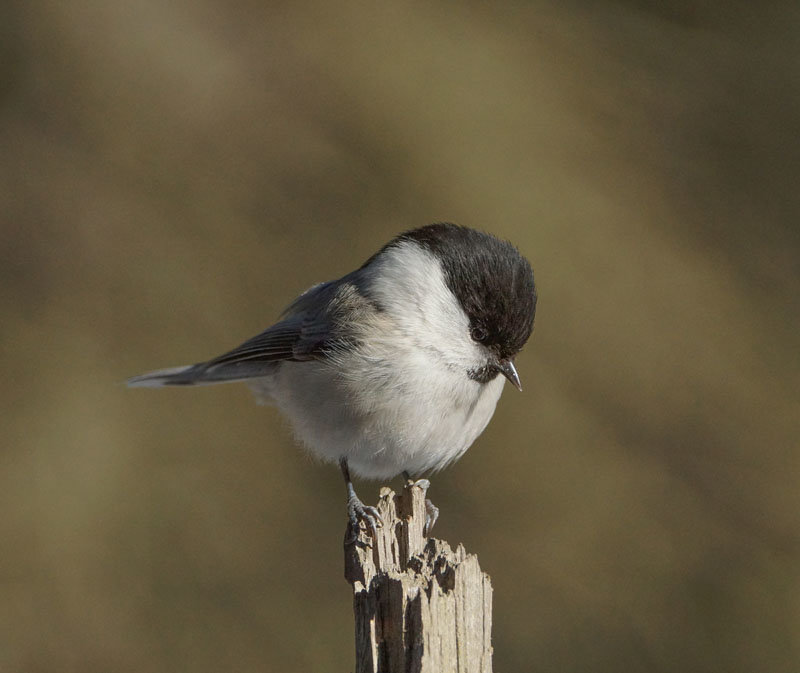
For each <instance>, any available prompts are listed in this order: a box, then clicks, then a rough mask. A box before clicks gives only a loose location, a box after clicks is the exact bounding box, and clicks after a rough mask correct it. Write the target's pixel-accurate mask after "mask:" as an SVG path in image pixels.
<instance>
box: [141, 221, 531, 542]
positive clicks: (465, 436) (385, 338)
mask: <svg viewBox="0 0 800 673" xmlns="http://www.w3.org/2000/svg"><path fill="white" fill-rule="evenodd" d="M536 302H537V292H536V285H535V282H534V275H533V270H532V268H531V265H530V263H529V262H528V260H527V259H526V258H525V257H524V256H523V255H522V253H521V252H520V251H519V250H518V249H517V248H516V247H515V246H514V245H512V244H511V243H510V242H508V241H506V240H502V239H500V238H498V237H496V236H494V235H492V234H489V233H486V232H483V231H479V230H476V229H472V228H468V227H465V226H462V225H457V224H453V223H449V222H439V223H435V224H429V225H425V226H422V227H419V228H416V229H411V230H409V231H406V232H404V233H401V234H399V235H397V236H395V237H394V238H392V239H391V240H390V241H389V242H388V243H386V244H385V245H384V246H383V247H381V248H380V249H379V250H378V251H377V252H376V253H375V254H373V255H372V256H371V257H370V258H369V259H367V261H366V262H364V263H363V264H362V265H361V266H360V267H358V268H357V269H355V270H354V271H351V272H350V273H347V274H346V275H344V276H342V277H341V278H339V279H338V280H332V281H328V282H325V283H319V284H317V285H314V286H312V287H311V288H310V289H308V290H306V291H305V292H304V293H302V294H301V295H300V296H298V297H297V298H296V299H295V300H294V301H293V302H292V303H291V304H290V305H289V306H288V308H286V309H285V310H284V312H283V313H282V314H281V315H280V317H279V319H278V322H276V323H275V324H274V325H272V326H271V327H268V328H267V329H266V330H264V331H263V332H261V333H260V334H257V335H256V336H254V337H252V338H250V339H248V340H247V341H245V342H244V343H242V344H241V345H239V346H237V347H236V348H234V349H233V350H231V351H228V352H226V353H224V354H222V355H219V356H217V357H214V358H212V359H210V360H207V361H205V362H199V363H197V364H192V365H186V366H180V367H170V368H167V369H159V370H157V371H152V372H149V373H146V374H142V375H139V376H134V377H132V378H130V379H128V381H127V384H128V385H129V386H132V387H161V386H194V385H205V384H216V383H227V382H235V381H243V382H246V383H247V384H249V386H250V388H251V389H252V391H253V392H254V393H255V395H256V396H257V397H258V398H259V399H260V400H261V401H265V402H267V403H271V404H274V405H275V406H277V407H278V409H279V410H280V411H281V412H282V413H283V414H284V415H285V416H286V417H287V418H288V420H289V422H290V425H291V426H292V428H293V431H294V434H295V436H296V439H297V440H298V441H299V443H301V444H302V445H304V446H305V447H306V449H307V450H308V451H309V452H310V453H311V454H312V455H314V456H316V457H317V458H320V459H322V460H323V461H325V462H330V463H338V465H339V467H340V469H341V472H342V475H343V477H344V481H345V488H346V491H347V513H348V520H349V530H350V531H351V535H350V540H351V541H352V540H353V539H354V538H355V535H356V533H357V531H358V530H360V523H361V522H363V523H364V524H365V526H366V527H367V528H368V529H370V530H371V532H372V534H373V535H374V534H375V533H376V528H377V527H379V526H381V525H382V521H381V517H380V514H379V512H378V510H377V509H376V508H374V507H371V506H367V505H365V504H364V503H363V502H362V501H361V499H360V498H359V497H358V496H357V494H356V491H355V488H354V486H353V481H352V478H351V474H354V475H356V476H358V477H362V478H365V479H381V480H383V479H391V478H394V477H396V476H398V475H400V474H402V475H403V476H404V477H405V478H406V479H407V480H408V482H409V483H416V484H417V485H419V486H420V487H422V488H424V489H425V491H426V523H425V534H426V535H427V534H428V533H429V532H430V529H431V528H432V527H433V524H434V523H435V522H436V519H437V517H438V508H436V507H435V506H434V505H433V503H431V501H430V500H429V499H427V487H428V486H429V485H430V482H429V481H428V480H427V479H424V478H419V479H418V480H417V481H416V482H415V481H414V479H413V477H412V475H414V476H416V477H420V476H421V475H424V474H428V473H433V472H436V471H438V470H441V469H442V468H444V467H446V466H447V465H449V464H450V463H452V462H453V461H455V460H457V459H458V458H460V457H461V456H462V455H463V454H464V452H465V451H466V450H467V449H468V448H469V447H470V446H471V445H472V443H473V442H474V441H475V440H476V438H477V437H478V436H479V435H480V434H481V433H482V432H483V430H484V429H485V428H486V426H487V424H488V423H489V421H490V419H491V417H492V415H493V414H494V411H495V407H496V405H497V402H498V400H499V398H500V395H501V393H502V390H503V386H504V383H505V382H506V381H508V382H510V383H511V384H512V385H513V386H514V387H515V388H517V389H519V390H520V391H521V390H522V386H521V383H520V378H519V375H518V373H517V369H516V366H515V364H514V358H515V357H516V356H517V354H518V353H519V352H520V351H521V349H522V347H523V346H524V345H525V344H526V342H527V341H528V339H529V337H530V335H531V333H532V330H533V325H534V317H535V313H536Z"/></svg>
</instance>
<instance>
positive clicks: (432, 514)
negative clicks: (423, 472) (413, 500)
mask: <svg viewBox="0 0 800 673" xmlns="http://www.w3.org/2000/svg"><path fill="white" fill-rule="evenodd" d="M403 478H404V479H405V480H406V485H407V486H419V487H420V488H421V489H422V490H423V491H424V492H425V495H426V497H425V527H424V528H423V529H422V534H423V535H425V537H427V536H428V535H430V532H431V529H432V528H433V525H434V524H435V523H436V519H438V518H439V508H438V507H437V506H436V505H434V504H433V503H432V502H431V500H430V498H428V497H427V494H428V489H429V488H430V485H431V482H430V481H428V480H427V479H417V480H416V481H415V480H414V479H412V478H411V475H410V474H409V473H408V470H403Z"/></svg>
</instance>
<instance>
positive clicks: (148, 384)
mask: <svg viewBox="0 0 800 673" xmlns="http://www.w3.org/2000/svg"><path fill="white" fill-rule="evenodd" d="M197 369H198V366H197V365H185V366H183V367H169V368H168V369H158V370H156V371H154V372H147V374H140V375H139V376H132V377H131V378H129V379H128V380H127V381H126V383H127V385H128V386H130V387H131V388H160V387H161V386H191V385H195V384H197V383H199V381H198V380H197V379H198V372H197Z"/></svg>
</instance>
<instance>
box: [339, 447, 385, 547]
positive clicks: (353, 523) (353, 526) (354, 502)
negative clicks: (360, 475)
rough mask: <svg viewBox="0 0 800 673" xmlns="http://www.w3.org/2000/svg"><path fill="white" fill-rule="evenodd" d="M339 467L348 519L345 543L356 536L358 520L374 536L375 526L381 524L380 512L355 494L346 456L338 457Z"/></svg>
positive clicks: (353, 539) (352, 540) (350, 542)
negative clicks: (348, 526)
mask: <svg viewBox="0 0 800 673" xmlns="http://www.w3.org/2000/svg"><path fill="white" fill-rule="evenodd" d="M339 467H340V468H342V476H343V477H344V483H345V488H347V516H348V518H349V519H350V537H349V538H348V540H347V541H346V542H347V544H353V543H354V542H355V541H356V539H357V538H358V522H359V520H361V521H363V522H364V523H365V524H367V528H369V530H370V531H372V537H373V538H375V536H376V535H377V528H378V527H379V526H382V525H383V520H382V519H381V515H380V513H379V512H378V510H377V509H376V508H375V507H370V506H369V505H365V504H364V503H363V502H361V499H360V498H359V497H358V496H357V495H356V490H355V489H354V488H353V482H352V480H351V479H350V469H349V468H348V467H347V458H340V459H339Z"/></svg>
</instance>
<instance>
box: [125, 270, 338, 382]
mask: <svg viewBox="0 0 800 673" xmlns="http://www.w3.org/2000/svg"><path fill="white" fill-rule="evenodd" d="M340 288H341V286H340V285H339V283H337V282H328V283H320V284H319V285H315V286H314V287H312V288H311V289H309V290H307V291H306V292H304V293H303V294H301V295H300V296H299V297H298V298H297V299H295V301H294V302H293V303H292V304H291V305H290V306H289V307H288V308H287V309H286V310H285V311H284V313H283V316H282V317H283V320H281V321H280V322H278V323H276V324H275V325H273V326H272V327H269V328H268V329H266V330H264V331H263V332H261V334H257V335H256V336H254V337H252V338H251V339H248V340H247V341H245V342H244V343H243V344H241V345H239V346H237V347H236V348H234V349H233V350H231V351H228V352H227V353H223V354H222V355H219V356H217V357H215V358H212V359H211V360H208V361H207V362H200V363H198V364H195V365H188V366H185V367H171V368H169V369H160V370H158V371H154V372H149V373H147V374H142V375H141V376H134V377H133V378H131V379H128V382H127V383H128V385H129V386H149V387H158V386H165V385H202V384H209V383H223V382H226V381H241V380H243V379H249V378H256V377H259V376H266V375H268V374H269V373H270V372H271V370H272V368H273V366H274V364H275V363H276V362H280V361H285V360H291V361H295V362H302V361H304V360H314V359H318V358H321V357H324V356H325V353H326V352H327V351H328V350H329V349H330V348H334V347H335V341H336V338H335V337H334V336H333V333H334V330H335V316H334V313H335V311H334V308H335V306H336V304H337V301H336V295H337V292H338V291H340Z"/></svg>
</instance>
